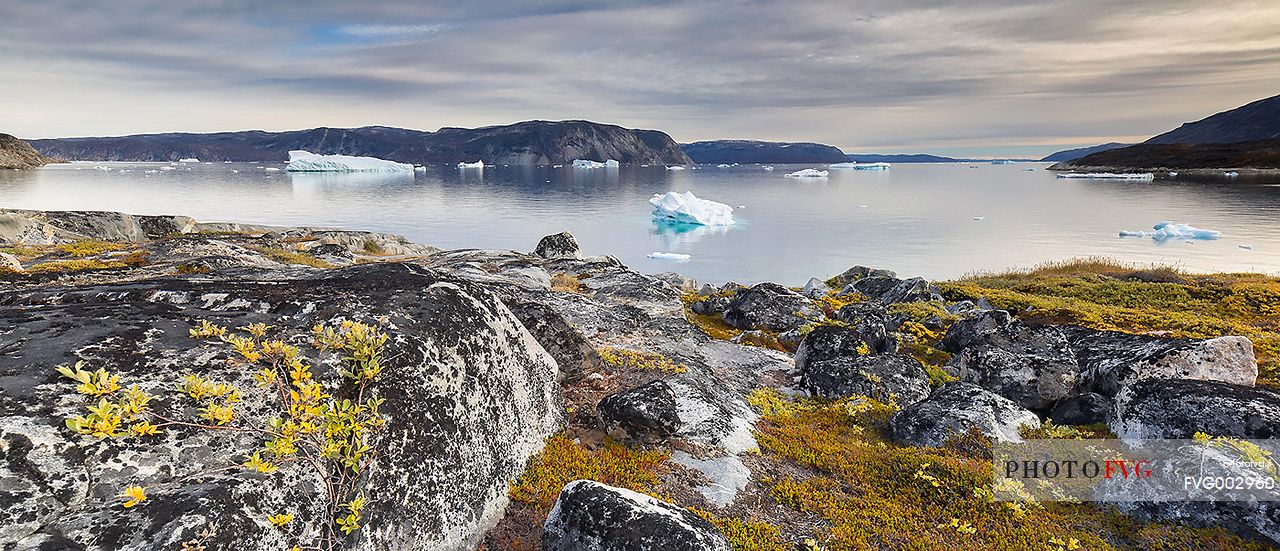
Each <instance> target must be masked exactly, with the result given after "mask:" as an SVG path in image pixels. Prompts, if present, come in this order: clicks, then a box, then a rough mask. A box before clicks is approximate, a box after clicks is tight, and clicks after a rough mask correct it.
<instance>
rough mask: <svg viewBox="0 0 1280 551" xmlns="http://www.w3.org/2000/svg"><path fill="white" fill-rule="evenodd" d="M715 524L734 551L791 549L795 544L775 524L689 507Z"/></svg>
mask: <svg viewBox="0 0 1280 551" xmlns="http://www.w3.org/2000/svg"><path fill="white" fill-rule="evenodd" d="M691 510H692V511H693V512H694V513H697V514H698V516H700V517H702V518H704V519H707V522H710V523H711V524H713V525H715V527H716V528H719V529H720V532H721V533H723V534H724V537H725V539H728V540H729V545H730V546H732V547H733V550H734V551H793V550H794V549H795V546H793V545H791V544H790V543H788V542H787V541H786V540H785V539H783V537H782V531H781V530H779V529H778V527H777V526H774V525H772V524H769V523H767V522H762V521H757V520H752V519H746V520H743V519H737V518H732V517H721V516H718V515H716V514H714V513H711V512H709V511H703V510H702V509H691Z"/></svg>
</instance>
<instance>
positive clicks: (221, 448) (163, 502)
mask: <svg viewBox="0 0 1280 551" xmlns="http://www.w3.org/2000/svg"><path fill="white" fill-rule="evenodd" d="M0 304H4V305H5V308H2V309H0V327H3V328H4V329H0V339H2V340H0V343H2V344H0V347H2V348H3V350H4V353H3V354H0V373H3V374H5V376H4V377H3V381H4V382H3V383H0V384H2V385H3V391H4V399H3V400H0V442H3V443H4V444H2V446H3V448H4V449H5V450H6V451H5V452H4V453H5V458H6V461H4V462H0V479H3V480H4V486H5V492H6V495H7V496H8V497H6V498H5V499H3V500H0V518H3V519H5V520H4V522H3V523H0V547H6V548H10V547H18V548H29V547H33V546H36V545H43V546H45V547H53V548H83V547H92V548H100V549H139V550H140V549H158V548H172V547H174V546H176V545H178V543H179V542H181V541H186V540H189V539H192V538H195V537H196V536H197V533H198V532H199V531H200V530H202V529H203V528H204V527H205V526H206V525H207V524H208V523H209V522H216V523H217V525H218V529H217V530H216V532H215V533H214V535H213V536H212V538H210V540H209V541H207V542H206V545H207V546H208V547H210V548H241V549H263V548H287V547H288V544H287V542H285V541H284V539H283V535H282V534H283V533H282V532H281V531H279V530H274V529H271V528H270V527H268V526H266V525H265V523H264V520H263V518H264V517H263V515H265V514H267V513H268V512H281V511H289V512H293V513H295V514H298V515H299V516H300V518H314V519H323V518H325V515H327V514H328V513H327V512H326V511H323V510H320V508H322V507H323V504H324V502H325V500H324V497H323V496H324V490H323V489H322V488H323V485H324V484H323V481H322V480H320V479H319V477H318V476H316V475H315V474H314V473H313V472H311V471H308V470H307V469H305V468H303V467H302V466H301V465H285V466H282V467H281V469H280V472H278V473H276V474H274V475H272V477H273V479H272V480H270V481H268V480H258V479H256V477H254V476H250V475H247V474H245V473H239V472H215V473H214V474H211V475H209V476H206V477H203V478H201V479H199V480H198V481H194V480H193V481H190V482H188V483H183V484H177V485H172V486H169V485H158V486H153V485H156V484H161V483H164V482H168V481H170V480H172V479H174V478H176V477H179V476H184V475H186V474H188V473H193V472H200V471H202V470H215V469H217V468H220V467H223V466H225V465H226V464H227V462H228V460H229V459H230V460H231V461H233V462H236V461H243V454H244V453H246V452H247V451H250V450H253V449H256V448H259V447H261V445H262V442H261V438H260V437H259V436H258V435H256V434H251V433H230V432H220V431H192V430H186V429H182V428H173V427H170V428H169V429H166V431H165V432H164V433H163V434H162V435H161V436H159V437H156V439H154V440H151V439H148V440H143V441H136V440H133V439H128V440H119V441H115V440H108V441H97V440H94V439H92V438H91V437H88V436H80V435H75V434H73V433H70V432H69V431H68V430H67V429H65V428H64V427H63V423H62V421H63V419H64V418H66V417H68V416H70V415H74V414H77V413H81V412H82V411H83V403H84V402H85V400H84V399H83V398H82V397H79V396H77V395H75V394H74V393H72V392H71V391H70V388H69V386H68V385H67V384H66V382H65V381H64V380H61V378H60V376H59V375H58V374H57V373H56V372H55V371H54V369H53V368H54V366H56V365H66V364H72V363H74V362H76V361H78V360H82V361H84V362H85V363H86V364H87V366H88V367H89V368H90V369H96V368H98V367H103V368H106V369H109V370H111V371H113V372H115V373H117V374H119V375H120V376H121V378H122V383H123V384H124V385H126V386H128V385H133V384H137V385H139V386H141V387H142V388H144V389H147V390H149V391H150V392H152V393H153V394H156V395H158V396H159V398H158V400H157V401H156V402H155V403H154V405H153V407H156V408H161V409H159V410H158V411H165V412H167V413H169V414H170V415H181V416H184V417H185V416H186V415H190V414H189V413H183V412H181V411H178V410H170V409H168V408H173V407H178V406H177V405H175V404H181V401H180V400H179V399H178V398H177V397H175V396H174V394H173V391H172V390H171V389H172V387H173V382H174V381H177V380H180V379H181V378H182V376H183V374H185V373H189V372H194V373H199V374H202V375H204V376H207V377H210V378H213V379H214V380H217V381H221V382H228V383H232V384H235V385H237V386H238V387H239V389H240V392H241V397H242V400H241V402H240V403H239V404H238V407H237V409H238V410H240V411H242V412H253V414H257V413H263V414H265V413H266V412H267V411H268V410H267V409H265V408H266V407H267V404H268V403H269V400H271V399H272V398H271V396H269V395H268V394H269V392H268V391H267V390H264V389H261V388H259V387H258V386H257V385H256V384H255V382H254V380H253V378H252V376H251V373H250V370H249V369H243V368H235V367H231V366H229V365H228V364H227V362H226V358H227V353H226V352H225V346H223V345H216V344H210V343H204V342H202V341H195V340H192V339H190V338H189V337H188V336H187V328H188V327H189V326H190V325H191V323H192V321H193V320H197V319H208V320H211V321H213V322H215V323H218V324H220V325H224V326H229V327H237V326H243V325H247V324H249V323H254V322H264V323H268V324H270V325H272V326H274V330H273V331H274V333H273V334H282V335H287V336H291V337H293V338H298V339H299V340H300V342H305V339H306V337H305V335H307V334H308V333H309V331H310V327H311V326H312V325H313V324H316V323H335V322H336V321H338V320H341V319H359V320H363V321H368V322H372V321H374V320H375V319H377V318H384V319H385V321H386V323H387V325H386V331H388V333H389V334H390V335H392V339H391V341H389V342H388V345H387V346H388V348H387V351H386V353H385V354H384V357H383V373H382V377H381V378H380V379H379V381H378V382H376V383H375V384H374V385H373V386H372V387H371V392H372V393H375V394H376V395H378V396H379V397H381V398H384V399H385V400H386V402H385V403H384V404H383V405H382V408H381V410H382V411H383V412H384V413H385V414H386V415H387V416H388V417H389V423H388V425H387V428H386V430H385V431H384V432H382V433H379V434H378V435H377V436H376V439H375V440H374V441H373V442H372V444H373V445H374V446H375V447H376V448H380V450H381V452H380V454H379V457H378V460H377V465H376V467H375V468H374V469H371V470H369V471H367V473H366V475H365V476H366V477H367V480H365V481H364V482H363V483H362V486H363V489H364V491H365V493H366V494H367V495H368V496H369V498H370V503H369V505H368V506H367V507H366V509H365V514H366V519H368V522H367V525H366V526H365V527H363V528H362V529H361V530H360V531H358V532H356V533H355V534H354V535H353V536H352V537H353V538H354V539H353V540H352V545H353V546H355V547H359V548H368V549H432V550H434V549H444V550H452V549H472V548H474V547H475V545H476V543H477V542H478V541H479V539H480V537H481V535H482V534H483V531H484V530H486V529H487V528H488V527H489V526H491V525H492V523H493V522H496V520H497V519H498V517H499V516H501V514H502V506H503V504H504V503H505V502H506V500H507V492H508V489H509V485H510V483H511V482H512V481H513V480H515V478H516V477H517V476H519V475H520V474H521V473H522V472H523V470H524V468H525V465H526V464H527V462H528V461H529V459H530V458H531V457H533V455H534V454H536V453H537V452H538V451H539V450H540V449H541V448H542V446H543V441H544V439H545V438H547V437H548V436H549V435H551V434H553V433H555V432H557V431H559V430H560V428H561V423H562V415H563V413H562V412H563V405H562V404H561V398H560V388H559V385H557V384H556V376H555V369H556V368H555V362H554V360H553V359H552V358H551V357H550V356H549V355H548V354H547V353H546V352H545V351H544V350H543V349H542V347H541V346H539V345H538V344H537V342H536V341H535V340H534V339H533V337H532V336H531V335H529V333H528V332H527V331H526V330H525V329H524V327H523V326H522V325H521V324H520V322H519V321H518V320H517V319H516V318H515V317H514V316H513V315H512V314H511V313H510V312H509V311H508V310H507V308H506V307H505V306H504V305H503V303H502V302H501V301H500V300H499V299H498V298H497V297H496V296H494V295H493V294H492V293H491V292H489V291H487V290H486V289H484V288H481V287H478V286H475V285H473V284H469V283H467V282H462V281H456V280H451V279H449V278H448V277H446V276H444V275H443V274H441V273H439V272H435V271H432V270H428V269H425V268H422V267H419V266H412V265H405V264H369V265H361V266H355V267H351V268H345V269H338V270H329V271H320V272H314V271H310V272H294V271H285V272H280V271H258V272H252V273H246V274H245V276H244V278H243V279H240V280H237V281H221V280H215V279H209V278H199V279H157V280H147V281H139V282H129V283H121V284H110V285H97V286H87V287H62V288H56V289H31V290H17V291H7V292H3V293H0ZM312 354H313V356H312V357H318V358H320V359H321V360H323V361H320V362H317V363H316V375H317V377H318V378H320V379H322V380H326V381H327V380H330V379H334V378H336V377H337V375H336V374H334V373H333V365H334V363H335V362H336V361H337V359H336V355H332V357H331V356H325V355H315V353H312ZM131 484H141V485H146V486H152V487H151V488H150V489H149V490H148V495H149V499H148V502H147V503H146V504H144V505H143V506H141V507H137V508H134V509H130V510H128V511H125V510H123V509H121V507H120V501H119V499H118V498H117V494H119V492H120V491H121V489H122V488H124V487H126V486H128V485H131Z"/></svg>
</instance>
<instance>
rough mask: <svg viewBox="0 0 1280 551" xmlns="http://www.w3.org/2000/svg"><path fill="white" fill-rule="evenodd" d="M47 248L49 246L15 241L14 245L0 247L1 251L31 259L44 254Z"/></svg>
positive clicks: (22, 258) (21, 258)
mask: <svg viewBox="0 0 1280 551" xmlns="http://www.w3.org/2000/svg"><path fill="white" fill-rule="evenodd" d="M47 249H48V247H41V246H36V245H24V244H22V243H14V244H12V245H8V246H4V247H0V253H7V254H11V255H13V256H16V257H18V259H19V260H30V259H32V258H35V257H37V256H40V255H42V254H44V253H45V251H46V250H47Z"/></svg>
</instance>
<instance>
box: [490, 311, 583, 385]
mask: <svg viewBox="0 0 1280 551" xmlns="http://www.w3.org/2000/svg"><path fill="white" fill-rule="evenodd" d="M511 313H513V314H515V316H516V317H517V318H519V319H520V323H522V324H524V327H525V329H528V330H529V334H531V335H533V338H534V339H537V341H538V344H541V345H542V348H543V349H545V350H546V351H547V352H548V353H549V354H551V357H552V358H555V360H556V363H557V364H558V365H559V366H560V370H559V372H560V377H561V379H562V380H564V381H576V380H578V379H580V378H582V377H583V376H584V375H586V374H588V373H594V372H596V371H599V370H600V369H601V368H603V367H604V360H603V359H601V358H600V353H599V352H597V351H596V347H595V346H594V345H592V344H591V341H589V340H587V337H586V336H585V335H583V334H582V332H581V331H579V330H578V329H577V328H576V327H574V326H573V323H571V322H570V321H569V320H567V319H565V317H564V316H562V315H560V313H559V312H557V311H556V310H555V309H554V308H551V307H549V306H547V305H544V304H539V303H536V302H523V303H513V304H512V305H511Z"/></svg>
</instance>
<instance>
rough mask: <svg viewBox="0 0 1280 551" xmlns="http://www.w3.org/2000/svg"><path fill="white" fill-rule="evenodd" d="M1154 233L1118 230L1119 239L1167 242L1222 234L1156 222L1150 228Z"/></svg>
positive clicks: (1213, 236)
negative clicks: (1130, 238) (1128, 238)
mask: <svg viewBox="0 0 1280 551" xmlns="http://www.w3.org/2000/svg"><path fill="white" fill-rule="evenodd" d="M1152 229H1153V230H1155V231H1136V230H1120V237H1150V238H1152V239H1154V240H1156V241H1168V240H1170V239H1218V238H1219V237H1222V232H1220V231H1215V230H1202V229H1200V228H1195V227H1192V226H1189V225H1187V224H1178V223H1175V222H1169V221H1162V222H1156V225H1154V226H1152Z"/></svg>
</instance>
